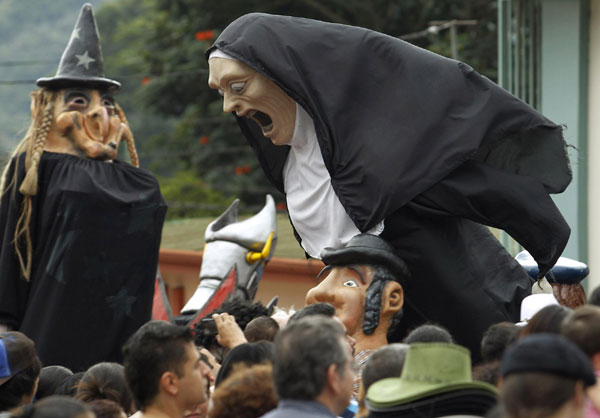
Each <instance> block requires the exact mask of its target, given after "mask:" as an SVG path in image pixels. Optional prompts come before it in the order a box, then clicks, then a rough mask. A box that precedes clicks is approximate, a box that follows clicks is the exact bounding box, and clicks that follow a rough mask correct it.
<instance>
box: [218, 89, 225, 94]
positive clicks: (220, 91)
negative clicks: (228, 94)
mask: <svg viewBox="0 0 600 418" xmlns="http://www.w3.org/2000/svg"><path fill="white" fill-rule="evenodd" d="M217 91H218V92H219V94H220V95H221V96H225V92H224V91H223V89H218V90H217Z"/></svg>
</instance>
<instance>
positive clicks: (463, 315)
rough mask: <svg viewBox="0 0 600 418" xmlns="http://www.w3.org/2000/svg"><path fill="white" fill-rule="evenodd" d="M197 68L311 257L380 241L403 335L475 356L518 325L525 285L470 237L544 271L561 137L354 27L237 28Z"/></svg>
mask: <svg viewBox="0 0 600 418" xmlns="http://www.w3.org/2000/svg"><path fill="white" fill-rule="evenodd" d="M207 58H208V63H209V69H210V76H209V86H210V87H212V88H214V89H218V90H219V92H220V93H221V94H222V95H223V110H224V111H225V112H231V113H233V114H234V116H235V118H236V119H237V122H238V124H239V126H240V128H241V130H242V133H243V134H244V136H245V137H246V139H247V140H248V142H249V143H250V145H251V146H252V148H253V149H254V151H255V152H256V154H257V156H258V160H259V162H260V164H261V165H262V167H263V169H264V171H265V173H266V175H267V177H268V178H269V180H270V181H271V182H272V183H273V184H274V185H275V186H276V187H277V188H278V189H279V190H280V191H281V192H283V193H285V194H286V200H287V206H288V210H289V214H290V220H291V222H292V224H293V226H294V228H295V231H296V232H297V236H298V238H299V241H300V244H301V245H302V247H303V248H304V249H305V251H306V252H307V254H308V255H310V256H312V257H318V256H319V254H320V253H321V251H322V250H323V248H325V247H333V248H336V247H337V248H339V247H342V246H344V245H345V244H346V243H347V242H348V241H349V240H350V238H352V237H353V236H354V235H356V234H357V233H359V232H370V233H372V234H376V235H380V236H381V237H382V238H384V239H385V240H387V241H388V242H390V243H391V244H392V246H393V247H394V249H395V251H396V253H397V254H398V255H399V256H400V258H401V259H402V260H404V262H405V263H406V264H407V266H408V269H409V270H410V273H411V275H412V278H413V280H412V281H411V285H410V286H408V288H407V289H405V290H406V294H407V299H406V304H405V317H404V320H403V326H404V327H409V326H412V325H415V324H417V323H420V322H423V321H426V320H430V321H436V322H440V323H441V324H443V325H444V326H446V327H447V328H449V329H450V331H451V332H452V333H453V335H454V336H455V337H456V339H457V341H458V342H459V343H461V344H464V345H467V346H468V347H470V348H471V349H472V351H478V345H479V340H480V337H481V334H482V333H483V331H484V330H485V329H486V328H487V327H488V326H489V325H490V324H492V323H495V322H500V321H503V320H511V321H513V322H514V321H516V320H517V319H518V317H519V303H520V301H521V299H522V298H523V297H524V296H526V295H528V294H529V293H530V291H531V284H532V281H531V280H530V279H529V277H528V275H527V274H526V273H525V271H524V270H523V269H522V268H521V267H520V266H519V265H518V263H517V262H516V261H515V260H514V259H513V258H512V257H511V256H510V255H509V254H508V253H507V252H506V251H505V250H504V249H503V247H502V246H501V245H500V244H499V243H498V241H497V240H496V239H495V238H494V237H493V236H492V234H491V233H490V232H489V230H488V229H487V228H486V227H484V226H483V225H481V224H485V225H491V226H494V227H497V228H500V229H503V230H505V231H507V232H508V233H510V234H511V235H512V236H513V237H514V238H515V239H517V240H518V241H519V242H520V243H521V244H522V245H523V246H524V247H525V248H526V249H528V250H529V252H530V253H531V254H532V256H533V257H534V258H535V260H536V261H537V263H538V265H539V266H540V277H541V276H543V273H545V272H546V271H547V270H548V269H549V268H550V267H551V266H552V265H553V264H554V262H555V261H556V259H557V258H558V257H559V256H560V254H561V252H562V250H563V249H564V247H565V245H566V243H567V240H568V236H569V233H570V230H569V227H568V225H567V224H566V222H565V221H564V219H563V217H562V216H561V214H560V212H559V211H558V209H557V208H556V206H555V205H554V203H553V202H552V200H551V198H550V196H549V193H558V192H562V191H563V190H564V189H565V188H566V187H567V185H568V184H569V182H570V180H571V170H570V167H569V162H568V157H567V154H566V151H565V142H564V140H563V137H562V129H561V127H559V126H557V125H556V124H554V123H553V122H551V121H549V120H548V119H546V118H544V117H543V116H542V115H540V114H539V113H537V112H536V111H535V110H534V109H532V108H531V107H529V106H528V105H527V104H525V103H523V102H521V101H520V100H519V99H517V98H516V97H514V96H512V95H511V94H509V93H508V92H506V91H505V90H503V89H501V88H499V87H498V86H497V85H495V84H494V83H492V82H491V81H490V80H488V79H487V78H485V77H482V76H480V75H479V74H477V73H476V72H475V71H473V69H472V68H470V67H469V66H468V65H466V64H463V63H461V62H458V61H454V60H451V59H447V58H444V57H441V56H438V55H436V54H433V53H431V52H429V51H426V50H423V49H420V48H418V47H415V46H413V45H410V44H408V43H406V42H403V41H401V40H398V39H396V38H392V37H389V36H386V35H383V34H381V33H377V32H374V31H370V30H366V29H362V28H358V27H352V26H345V25H338V24H331V23H324V22H319V21H314V20H309V19H303V18H295V17H287V16H273V15H267V14H259V13H254V14H249V15H245V16H242V17H240V18H238V19H237V20H235V21H234V22H232V23H231V24H230V25H229V26H228V27H227V28H225V30H224V31H223V32H222V33H221V35H220V36H219V38H218V39H217V40H216V42H215V44H214V45H213V46H212V47H211V48H210V49H209V50H208V51H207Z"/></svg>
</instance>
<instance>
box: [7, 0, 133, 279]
mask: <svg viewBox="0 0 600 418" xmlns="http://www.w3.org/2000/svg"><path fill="white" fill-rule="evenodd" d="M75 35H76V36H75ZM37 85H38V87H40V88H39V89H37V90H35V91H33V92H32V93H31V105H30V109H31V122H30V125H29V129H28V130H27V132H26V134H25V137H24V138H23V139H22V140H21V142H20V143H19V145H18V146H17V147H16V149H15V150H14V152H13V154H12V155H13V156H18V155H19V154H21V153H25V156H26V158H25V172H26V176H25V177H24V179H23V180H22V182H21V183H20V184H15V187H14V188H13V190H14V191H15V193H16V191H17V190H18V191H19V193H20V194H22V195H23V199H24V203H23V211H22V214H21V216H20V217H19V220H18V224H17V228H16V230H15V235H14V248H15V251H16V255H17V259H18V261H19V264H20V270H21V275H22V276H23V277H24V278H25V279H26V280H29V276H30V274H31V263H32V260H31V257H32V249H31V234H30V229H29V227H30V225H29V223H30V217H31V199H32V197H33V196H35V195H37V192H38V190H37V189H38V170H39V164H40V160H41V158H42V154H43V153H44V151H49V152H57V153H63V154H72V155H76V156H85V157H88V158H93V159H99V160H111V159H114V158H116V156H117V148H118V146H119V143H120V141H121V140H125V141H126V142H127V145H128V150H129V155H130V158H131V163H132V164H133V165H135V166H138V165H139V162H138V156H137V152H136V149H135V145H134V141H133V135H132V134H131V131H130V130H129V125H128V123H127V118H126V117H125V114H124V113H123V111H122V110H121V108H120V107H119V106H118V105H117V104H116V103H115V101H114V98H113V94H114V93H116V92H117V91H118V90H119V88H120V83H118V82H117V81H114V80H111V79H108V78H105V77H104V68H103V57H102V51H101V47H100V41H99V38H98V31H97V28H96V22H95V19H94V14H93V10H92V7H91V6H90V5H89V4H86V5H84V6H83V7H82V9H81V11H80V14H79V17H78V19H77V23H76V24H75V29H74V31H73V35H71V38H70V41H69V44H68V45H67V47H66V49H65V51H64V53H63V55H62V58H61V61H60V63H59V66H58V70H57V73H56V76H54V77H45V78H40V79H38V80H37ZM8 171H9V165H7V167H6V168H5V170H4V174H3V176H2V181H1V185H0V188H1V189H2V190H5V187H6V185H7V184H13V183H14V182H16V181H17V178H16V174H14V175H13V177H12V178H7V177H8ZM17 171H18V170H14V172H15V173H17ZM23 243H25V244H26V245H25V247H24V248H25V250H23V249H22V248H23V246H22V244H23Z"/></svg>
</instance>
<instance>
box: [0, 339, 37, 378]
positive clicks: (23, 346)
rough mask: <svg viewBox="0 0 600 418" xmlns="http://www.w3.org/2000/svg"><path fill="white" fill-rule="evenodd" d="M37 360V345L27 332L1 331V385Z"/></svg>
mask: <svg viewBox="0 0 600 418" xmlns="http://www.w3.org/2000/svg"><path fill="white" fill-rule="evenodd" d="M37 361H39V360H38V356H37V352H36V350H35V345H34V343H33V341H31V340H30V339H29V338H28V337H27V336H26V335H25V334H23V333H20V332H18V331H10V332H2V333H0V386H1V385H3V384H5V383H6V382H8V381H9V380H10V379H12V377H13V376H15V375H16V374H17V373H20V372H22V371H23V370H25V369H26V368H28V367H29V366H31V365H32V364H35V363H36V362H37Z"/></svg>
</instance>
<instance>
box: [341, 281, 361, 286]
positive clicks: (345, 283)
mask: <svg viewBox="0 0 600 418" xmlns="http://www.w3.org/2000/svg"><path fill="white" fill-rule="evenodd" d="M343 285H344V286H346V287H358V283H356V282H355V281H354V280H346V281H345V282H344V283H343Z"/></svg>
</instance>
